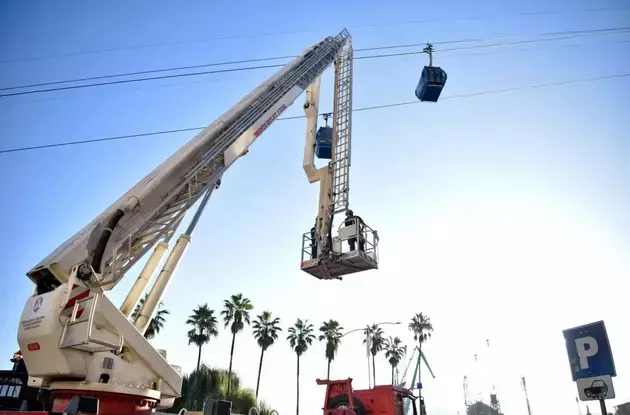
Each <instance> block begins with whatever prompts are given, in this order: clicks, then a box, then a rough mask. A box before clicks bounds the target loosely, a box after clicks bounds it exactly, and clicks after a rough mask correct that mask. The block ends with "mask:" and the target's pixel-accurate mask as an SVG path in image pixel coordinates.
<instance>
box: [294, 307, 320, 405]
mask: <svg viewBox="0 0 630 415" xmlns="http://www.w3.org/2000/svg"><path fill="white" fill-rule="evenodd" d="M287 340H288V341H289V345H290V346H291V349H293V351H294V352H295V354H296V355H297V403H296V406H295V415H300V356H302V355H303V354H304V353H305V352H306V350H307V349H308V346H310V345H312V344H313V340H315V335H314V334H313V325H312V324H309V322H308V320H304V321H302V320H301V319H299V318H298V319H297V321H296V322H295V324H294V325H293V327H289V336H288V337H287Z"/></svg>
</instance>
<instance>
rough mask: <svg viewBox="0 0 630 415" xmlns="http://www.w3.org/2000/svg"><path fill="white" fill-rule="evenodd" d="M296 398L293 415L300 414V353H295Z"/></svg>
mask: <svg viewBox="0 0 630 415" xmlns="http://www.w3.org/2000/svg"><path fill="white" fill-rule="evenodd" d="M296 396H297V400H296V404H295V415H300V355H297V395H296Z"/></svg>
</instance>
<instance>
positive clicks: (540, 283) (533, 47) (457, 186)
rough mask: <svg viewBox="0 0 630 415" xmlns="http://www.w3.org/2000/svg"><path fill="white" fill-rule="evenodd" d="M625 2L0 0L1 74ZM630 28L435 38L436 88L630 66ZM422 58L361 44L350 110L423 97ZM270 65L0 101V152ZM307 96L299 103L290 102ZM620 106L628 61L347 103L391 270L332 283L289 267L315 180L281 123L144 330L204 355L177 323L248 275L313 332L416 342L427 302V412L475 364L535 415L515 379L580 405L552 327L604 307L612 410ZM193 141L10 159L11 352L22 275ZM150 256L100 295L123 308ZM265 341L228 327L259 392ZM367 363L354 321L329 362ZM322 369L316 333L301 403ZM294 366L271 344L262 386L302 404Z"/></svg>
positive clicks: (357, 157) (225, 83)
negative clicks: (485, 44)
mask: <svg viewBox="0 0 630 415" xmlns="http://www.w3.org/2000/svg"><path fill="white" fill-rule="evenodd" d="M420 3H421V4H420ZM386 4H387V5H386ZM627 7H628V4H627V2H626V1H623V0H619V1H614V0H602V1H595V0H556V1H553V2H549V1H542V0H530V1H527V2H525V1H520V0H519V1H511V2H505V1H499V0H488V1H486V0H483V1H476V2H470V1H464V0H447V1H440V2H417V1H395V2H387V3H384V2H376V1H367V0H363V1H343V2H340V1H332V0H324V1H320V2H317V3H312V2H294V1H274V2H262V1H257V2H250V1H241V2H238V3H236V2H202V1H197V2H181V1H180V2H169V3H166V2H153V1H152V2H148V1H142V2H140V1H138V2H113V1H109V2H101V3H99V4H97V3H95V2H79V1H75V2H68V1H64V2H32V1H17V0H16V1H7V0H4V1H2V2H1V3H0V39H2V40H1V41H0V42H1V44H2V47H1V48H0V61H2V62H0V87H8V86H13V85H19V84H27V83H37V82H47V81H56V80H60V79H67V78H76V77H84V76H98V75H107V74H111V73H117V72H128V71H135V70H144V69H153V68H159V67H170V66H181V65H195V64H203V63H209V62H219V61H229V60H239V59H249V58H259V57H268V56H283V55H293V54H299V53H300V52H301V51H302V50H303V49H304V48H305V47H307V46H309V45H310V44H312V43H315V42H317V41H319V40H321V39H322V38H324V37H325V36H328V35H332V34H335V33H337V32H338V31H339V30H340V29H341V28H343V27H348V28H349V30H350V32H351V33H352V35H353V39H354V44H355V47H356V48H368V47H376V46H386V45H393V44H407V43H423V42H427V41H432V42H440V41H449V40H458V39H467V38H480V37H492V38H494V37H505V36H516V35H526V34H535V33H546V32H561V31H574V30H588V29H601V28H611V27H622V26H630V11H629V9H628V8H627ZM624 8H625V9H624ZM594 9H597V10H594ZM601 9H606V10H601ZM410 21H414V22H410ZM418 21H422V22H418ZM395 22H398V23H397V24H394V23H395ZM400 22H407V23H405V24H401V23H400ZM386 23H392V24H390V25H385V24H386ZM374 24H379V25H380V26H374ZM277 32H292V33H290V34H286V33H285V34H275V35H274V34H273V33H277ZM257 34H268V35H266V36H254V35H257ZM249 35H252V36H249ZM219 37H224V38H227V39H216V38H219ZM209 39H210V40H209ZM212 39H214V40H212ZM191 40H194V42H186V41H191ZM629 40H630V36H629V35H628V34H625V35H614V36H612V35H610V36H597V37H584V38H572V39H565V40H562V41H554V42H540V43H530V44H521V45H517V46H510V47H501V48H499V47H497V48H483V49H477V50H475V49H467V50H459V51H452V52H444V53H442V54H440V53H436V56H435V64H437V65H441V66H442V67H443V68H444V69H445V70H446V71H447V72H448V75H449V80H448V84H447V86H446V89H445V91H444V93H443V97H444V98H447V97H449V96H458V95H465V94H471V93H476V92H482V91H490V90H498V89H505V88H516V87H525V86H529V85H538V84H545V83H554V82H561V81H570V80H576V79H582V78H593V77H603V76H609V75H618V74H624V73H630V43H629ZM494 42H496V40H495V41H494ZM479 44H480V43H468V44H454V45H445V46H442V48H445V47H455V46H471V45H479ZM141 45H145V46H143V47H141ZM146 45H154V46H146ZM155 45H158V46H155ZM131 46H133V47H131ZM130 47H131V48H130ZM103 50H108V51H103ZM91 51H100V52H97V53H90V52H91ZM386 52H388V51H386ZM60 55H63V56H60ZM425 64H426V56H423V55H411V56H404V57H395V58H387V59H375V60H364V61H357V62H356V65H355V80H354V106H355V108H360V107H367V106H372V105H381V104H389V103H397V102H404V101H412V100H414V99H415V97H414V94H413V91H414V88H415V85H416V82H417V79H418V77H419V75H420V71H421V69H422V66H423V65H425ZM273 71H274V70H273V69H266V70H257V71H249V72H235V73H227V74H219V75H205V76H198V77H189V78H179V79H170V80H160V81H152V82H143V83H136V84H126V85H116V86H107V87H99V88H90V89H82V90H71V91H60V92H52V93H46V94H36V95H26V96H19V97H7V98H0V149H7V148H13V147H20V146H29V145H38V144H46V143H54V142H62V141H74V140H82V139H91V138H99V137H107V136H115V135H124V134H134V133H142V132H148V131H158V130H168V129H177V128H186V127H197V126H205V125H207V124H209V123H210V122H212V121H213V120H214V119H215V118H216V117H217V116H218V115H220V114H221V113H222V112H223V111H225V110H226V109H228V108H229V107H230V106H231V105H232V104H233V103H235V102H236V101H237V100H238V99H239V98H241V97H242V96H243V95H245V94H247V93H249V92H250V91H251V90H252V89H253V88H255V87H256V86H257V85H258V84H259V83H260V82H262V81H263V80H264V79H265V78H266V77H268V76H269V75H271V74H272V73H273ZM331 78H332V77H331V72H330V71H329V72H328V74H327V75H326V76H325V77H324V83H325V85H326V86H325V87H324V88H323V92H322V93H323V97H322V100H323V102H322V106H321V108H322V110H330V106H331V102H332V92H331V91H332V88H331ZM302 99H303V98H299V103H296V105H294V106H293V107H292V108H290V109H289V110H288V111H287V112H286V115H287V116H294V115H301V113H302V111H301V102H302ZM629 113H630V78H618V79H608V80H601V81H597V82H584V83H575V84H568V85H563V86H556V87H544V88H529V89H524V90H521V91H515V92H505V93H497V94H486V95H480V96H472V97H467V98H461V97H460V98H452V99H444V100H442V101H441V102H439V103H438V104H418V105H409V106H403V107H395V108H389V109H382V110H374V111H365V112H359V113H356V114H355V117H354V124H353V150H352V151H353V160H352V162H353V164H352V172H351V185H352V188H351V197H350V200H351V206H352V208H353V209H354V211H355V212H356V213H357V214H360V215H361V216H362V217H363V218H364V219H365V220H366V222H367V223H368V224H369V225H371V226H372V227H374V228H376V229H378V230H379V234H380V236H381V267H380V270H379V271H378V272H368V273H363V274H358V275H354V276H350V277H347V278H346V279H344V281H343V282H338V281H334V282H322V281H318V280H315V279H312V278H311V277H309V276H308V275H307V274H304V273H302V272H301V271H300V270H299V250H300V235H301V234H302V233H303V232H306V231H308V230H309V229H310V227H311V225H312V221H313V217H314V216H315V214H316V203H317V201H316V198H317V187H316V186H310V185H308V182H307V181H306V178H305V177H304V174H303V171H302V167H301V162H302V151H303V144H304V143H303V137H304V132H305V131H304V130H305V123H304V121H303V120H294V121H282V122H277V123H275V124H273V126H272V127H271V128H269V130H267V132H265V134H264V135H263V137H262V138H261V139H260V140H259V142H257V143H255V145H254V146H253V148H252V151H251V152H250V153H249V154H248V155H247V157H245V158H243V159H241V160H239V161H238V162H237V163H236V164H235V165H234V166H233V168H232V169H231V170H230V171H229V172H228V173H227V174H226V176H225V177H224V180H223V185H222V187H221V189H220V190H219V191H218V192H216V193H215V195H214V196H213V198H212V200H211V202H210V204H209V206H208V209H207V210H206V213H205V216H204V217H203V218H202V220H201V222H200V223H199V226H198V228H197V231H196V233H195V235H194V236H193V243H192V245H191V247H190V249H189V251H188V252H187V254H186V257H185V258H184V261H183V263H182V265H181V267H180V268H179V269H178V271H177V275H176V278H174V279H173V281H172V283H171V285H170V286H169V289H168V291H167V293H166V295H165V297H164V303H165V305H166V307H167V308H168V309H169V310H170V312H171V314H170V315H169V316H168V322H167V325H166V327H165V330H164V331H163V332H162V333H161V334H160V335H159V336H158V337H157V338H156V339H155V340H154V345H155V346H156V347H159V348H164V349H167V350H168V352H169V358H170V360H171V361H172V362H174V363H176V364H180V365H181V366H182V367H183V370H184V371H187V372H188V371H190V370H192V369H193V367H194V365H195V361H196V350H195V349H194V348H193V347H189V346H188V345H187V338H186V331H187V330H188V328H187V327H186V326H185V324H184V321H185V320H186V317H187V316H188V315H189V314H190V313H191V310H192V308H193V307H194V306H196V305H197V304H203V303H206V302H207V303H208V304H209V305H210V306H211V307H213V308H216V309H220V307H221V305H222V302H223V300H224V299H226V298H228V296H229V295H230V294H233V293H237V292H242V293H244V294H245V295H246V296H247V297H249V298H250V299H251V300H252V302H253V303H254V305H255V307H256V308H255V313H259V312H261V311H263V310H270V311H272V313H274V314H275V315H277V316H279V317H280V318H281V319H282V323H283V327H285V328H286V327H287V326H288V325H289V324H292V323H294V321H295V319H296V318H297V317H301V318H306V319H308V320H309V321H311V322H313V323H314V324H315V326H316V327H319V325H320V323H321V322H322V321H323V320H324V319H329V318H334V319H337V320H339V321H340V322H341V324H342V325H343V326H344V327H345V328H347V329H354V328H357V327H361V326H363V325H365V324H368V323H374V322H379V321H397V320H400V321H402V322H403V323H404V324H403V325H401V326H398V327H391V326H390V327H385V329H386V330H385V331H386V333H387V334H390V335H399V336H401V337H402V338H403V339H404V341H405V342H407V343H410V342H411V334H410V333H409V332H408V331H407V330H406V325H407V323H408V321H409V319H410V318H411V316H412V315H413V314H414V313H417V312H420V311H422V312H424V313H426V314H428V315H429V316H430V317H431V319H432V322H433V324H434V327H435V333H434V337H433V339H431V340H430V341H429V342H428V343H427V345H426V355H427V357H428V359H429V361H430V363H431V366H432V368H433V370H434V372H435V374H436V376H437V377H436V379H429V378H423V380H424V383H425V392H424V393H425V396H426V401H427V405H428V410H429V413H430V414H432V415H447V414H455V413H457V411H458V410H459V411H460V412H462V413H463V392H462V379H463V377H464V375H468V376H469V378H470V379H471V389H472V390H474V391H479V393H483V397H484V399H485V400H486V402H487V401H488V399H489V398H488V394H489V390H488V387H487V386H485V387H484V386H483V385H484V384H485V385H487V384H490V383H494V384H496V385H497V388H498V392H499V399H500V401H501V405H502V408H503V410H504V412H505V413H507V414H510V415H519V414H520V415H522V414H526V407H525V402H524V396H523V394H522V391H521V390H520V386H519V381H520V376H523V375H524V376H526V378H527V382H528V387H529V393H530V400H531V404H532V407H533V410H534V412H535V413H546V414H552V413H553V414H571V413H577V408H576V403H575V396H576V388H575V385H574V384H573V382H572V381H571V378H570V373H569V365H568V362H567V358H566V353H565V349H564V339H563V337H562V330H563V329H565V328H568V327H572V326H575V325H579V324H584V323H588V322H591V321H596V320H600V319H603V320H604V321H605V322H606V324H607V327H608V333H609V337H610V341H611V343H612V348H613V351H614V352H615V360H616V366H617V372H618V377H617V378H616V379H615V386H616V389H617V394H618V396H619V399H618V400H616V401H612V402H610V403H609V405H613V404H615V402H617V403H620V402H624V401H627V400H630V353H629V352H628V351H629V350H630V332H629V331H628V327H629V323H628V317H629V313H628V306H627V304H628V292H630V283H629V282H628V281H629V279H628V278H629V275H630V255H628V252H629V249H630V236H629V235H630V216H629V212H630V190H629V184H628V183H629V178H630V168H629V167H628V165H629V164H628V162H627V160H628V157H629V156H630V142H629V140H628V138H629V136H628V130H629V128H628V127H629V126H630V125H629V123H628V114H629ZM193 135H194V133H180V134H171V135H161V136H152V137H144V138H136V139H129V140H121V141H113V142H107V143H98V144H91V145H83V146H73V147H64V148H58V149H50V150H38V151H29V152H22V153H9V154H0V177H1V178H2V185H3V186H2V190H3V203H2V205H1V206H0V217H1V218H2V219H3V220H2V222H3V226H2V229H3V237H2V238H0V253H1V254H0V255H1V257H2V259H3V270H2V273H1V276H0V281H1V282H2V287H3V288H2V289H0V307H1V309H0V310H1V311H2V316H3V318H2V319H0V361H2V362H4V363H0V365H2V366H8V365H9V362H8V359H9V358H10V357H11V355H12V353H13V352H14V351H15V350H16V349H17V344H16V340H15V338H16V332H17V324H18V321H19V315H20V313H21V310H22V307H23V304H24V303H25V301H26V299H27V297H28V296H29V295H30V293H31V292H32V290H33V287H32V284H31V283H30V282H29V280H28V279H27V278H26V276H25V273H26V271H27V270H28V269H29V268H30V267H31V266H33V265H34V264H35V263H37V262H38V261H39V260H40V259H42V258H43V257H44V256H46V255H47V254H48V253H49V252H50V251H52V250H53V249H54V248H55V247H57V246H58V244H60V243H62V242H63V241H64V240H66V239H67V238H68V237H70V236H71V235H72V234H74V232H76V231H77V230H79V229H80V228H82V227H83V226H84V225H85V224H86V223H88V222H89V221H90V220H91V219H92V218H93V217H94V216H95V215H97V214H99V213H100V212H101V211H102V210H103V209H104V208H106V207H107V206H109V205H110V203H112V201H114V200H115V199H116V198H118V197H119V196H120V195H121V194H122V193H124V192H125V191H126V190H127V189H128V188H130V187H131V186H132V185H133V184H135V183H136V182H137V181H138V180H139V179H141V178H142V177H144V175H145V174H147V173H149V172H150V171H151V170H152V169H153V168H154V167H155V166H157V165H158V164H159V163H160V162H161V161H163V160H164V159H165V158H166V157H168V156H169V155H170V154H171V153H173V152H174V151H175V150H176V149H177V148H179V147H180V146H181V145H183V144H184V143H185V142H186V141H187V140H188V139H190V138H191V137H192V136H193ZM137 272H138V269H137V268H135V269H133V270H132V271H131V272H130V274H129V275H128V277H127V278H126V279H125V280H124V281H123V282H122V283H121V284H119V286H118V287H117V288H116V289H115V290H114V291H113V292H112V293H111V298H112V299H113V300H114V301H115V302H117V303H120V302H122V299H123V298H124V296H125V294H126V292H127V290H128V289H129V287H130V286H131V284H132V283H133V280H134V279H135V275H136V274H137ZM486 339H490V350H488V348H487V347H486V342H485V340H486ZM229 342H230V336H229V335H228V334H227V332H226V331H221V334H220V336H219V337H218V338H217V339H215V340H212V341H211V342H210V344H209V345H207V346H206V347H204V349H203V361H204V362H206V363H207V364H210V365H214V366H222V367H227V364H228V359H229ZM475 354H478V355H479V356H480V359H479V362H478V363H477V364H475V362H474V355H475ZM482 357H483V358H482ZM258 358H259V349H258V348H257V346H256V344H255V342H254V340H253V339H252V337H251V336H250V334H249V329H247V330H246V331H245V332H244V333H243V334H241V335H239V336H238V337H237V342H236V350H235V362H234V368H235V370H236V371H237V372H238V373H239V375H240V376H241V377H242V379H243V380H244V382H245V384H246V385H248V386H250V387H255V379H256V372H257V367H258V364H257V363H258ZM366 370H367V369H366V360H365V356H364V349H363V348H362V345H361V336H360V335H359V334H357V335H350V336H348V337H346V338H344V341H343V343H342V344H341V348H340V350H339V355H338V357H337V358H336V360H335V362H334V363H333V366H332V375H333V376H335V377H347V376H351V377H353V378H354V379H355V385H356V386H357V387H362V386H366V385H367V374H366ZM376 371H377V381H378V383H386V382H388V379H389V373H390V372H389V368H388V364H387V362H386V360H385V358H384V356H378V357H377V368H376ZM424 373H426V371H425V372H424ZM325 374H326V362H325V359H324V347H323V345H322V344H315V345H314V346H313V347H312V348H311V349H309V351H308V352H307V353H306V355H305V356H304V358H303V365H302V376H301V384H302V392H301V397H302V399H301V408H302V413H304V414H315V413H318V411H319V408H321V405H322V396H323V392H324V390H323V388H322V387H318V386H316V385H315V378H316V377H325ZM294 381H295V355H294V354H292V352H291V351H290V349H289V347H288V344H287V343H286V342H285V341H284V336H283V340H282V341H280V342H279V343H278V344H277V345H275V346H273V347H272V348H271V349H270V350H269V353H268V356H267V358H266V359H265V364H264V367H263V378H262V382H261V394H262V397H263V398H264V399H265V400H266V401H268V402H269V403H270V404H271V405H272V406H273V407H274V408H277V409H278V410H279V411H280V413H281V414H286V413H291V412H292V411H293V410H294V406H295V396H294V393H293V385H294ZM474 393H477V392H474ZM610 407H611V406H610ZM590 409H591V412H592V413H594V414H597V413H598V411H599V410H598V407H597V405H592V404H591V405H590ZM582 411H583V412H585V406H582Z"/></svg>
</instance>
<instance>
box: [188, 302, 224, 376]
mask: <svg viewBox="0 0 630 415" xmlns="http://www.w3.org/2000/svg"><path fill="white" fill-rule="evenodd" d="M186 324H190V325H191V326H193V328H192V329H191V330H190V331H189V332H188V344H193V343H194V344H195V345H197V347H199V354H198V356H197V370H199V364H200V363H201V346H203V345H204V344H206V343H208V342H209V341H210V339H211V338H212V337H216V336H218V335H219V332H218V330H217V324H218V321H217V318H216V317H215V316H214V310H212V309H210V308H208V304H204V305H198V306H197V308H196V309H194V310H193V313H192V314H191V315H190V317H188V320H186Z"/></svg>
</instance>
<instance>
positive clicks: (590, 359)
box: [563, 321, 617, 381]
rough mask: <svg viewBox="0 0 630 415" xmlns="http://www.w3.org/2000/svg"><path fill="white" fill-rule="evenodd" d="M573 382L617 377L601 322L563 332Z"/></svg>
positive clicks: (604, 328)
mask: <svg viewBox="0 0 630 415" xmlns="http://www.w3.org/2000/svg"><path fill="white" fill-rule="evenodd" d="M563 333H564V339H565V341H566V343H567V353H568V354H569V364H570V365H571V376H572V377H573V380H574V381H576V380H578V379H583V378H590V377H595V376H602V375H610V376H617V373H616V372H615V362H614V361H613V356H612V350H611V349H610V343H609V342H608V335H607V334H606V327H605V326H604V322H603V321H598V322H595V323H591V324H586V325H584V326H579V327H574V328H572V329H567V330H564V331H563Z"/></svg>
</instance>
